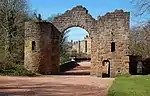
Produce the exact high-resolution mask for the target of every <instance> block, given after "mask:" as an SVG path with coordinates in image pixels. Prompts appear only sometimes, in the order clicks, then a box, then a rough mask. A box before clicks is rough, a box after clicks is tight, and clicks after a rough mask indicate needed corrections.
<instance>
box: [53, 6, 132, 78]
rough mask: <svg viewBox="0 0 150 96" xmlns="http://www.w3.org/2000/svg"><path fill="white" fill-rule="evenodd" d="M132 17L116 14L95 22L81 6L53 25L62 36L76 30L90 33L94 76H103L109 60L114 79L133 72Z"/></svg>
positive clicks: (56, 19)
mask: <svg viewBox="0 0 150 96" xmlns="http://www.w3.org/2000/svg"><path fill="white" fill-rule="evenodd" d="M129 15H130V14H129V12H123V10H116V11H115V12H112V13H107V14H106V15H105V16H102V17H99V18H98V20H95V19H93V18H92V16H91V15H89V14H88V11H87V10H86V8H84V7H82V6H77V7H74V8H73V9H71V10H68V11H66V12H65V13H64V14H62V15H60V16H58V17H56V18H55V19H54V22H53V24H54V25H55V26H56V27H57V28H58V30H60V32H64V31H65V30H66V29H68V28H70V27H74V26H77V27H81V28H83V29H85V30H86V31H88V33H89V36H90V38H91V63H92V66H91V75H96V76H102V62H103V60H109V61H110V67H111V68H110V76H111V77H114V76H116V75H117V74H118V73H123V74H125V73H128V71H129V57H128V56H127V55H128V54H127V51H128V36H129V17H130V16H129ZM112 42H114V43H115V51H114V52H111V43H112ZM80 43H81V42H80ZM83 47H84V46H83ZM81 49H82V47H81Z"/></svg>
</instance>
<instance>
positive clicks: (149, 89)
mask: <svg viewBox="0 0 150 96" xmlns="http://www.w3.org/2000/svg"><path fill="white" fill-rule="evenodd" d="M108 96H150V76H149V75H147V76H120V77H117V78H116V80H115V81H114V83H113V85H112V87H111V88H110V90H109V95H108Z"/></svg>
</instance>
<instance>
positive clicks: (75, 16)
mask: <svg viewBox="0 0 150 96" xmlns="http://www.w3.org/2000/svg"><path fill="white" fill-rule="evenodd" d="M52 23H53V24H54V26H55V27H56V28H57V29H58V30H59V31H60V32H64V31H65V30H66V29H68V28H70V27H81V28H83V29H85V30H86V31H87V32H88V33H89V37H90V38H91V39H92V40H91V63H92V66H91V68H92V70H91V74H94V73H95V69H96V66H95V65H97V63H98V50H97V49H98V48H97V47H98V46H97V40H98V37H97V29H96V24H97V21H96V20H95V19H94V18H93V17H92V16H91V15H90V14H89V13H88V10H87V9H86V8H85V7H82V6H76V7H74V8H72V9H71V10H67V11H66V12H65V13H64V14H62V15H60V16H57V17H56V18H55V19H54V21H53V22H52ZM93 71H94V72H93Z"/></svg>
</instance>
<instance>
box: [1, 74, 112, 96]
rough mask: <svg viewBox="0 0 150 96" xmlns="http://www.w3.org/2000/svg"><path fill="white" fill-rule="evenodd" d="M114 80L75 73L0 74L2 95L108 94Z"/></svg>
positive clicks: (100, 95) (71, 95) (79, 95)
mask: <svg viewBox="0 0 150 96" xmlns="http://www.w3.org/2000/svg"><path fill="white" fill-rule="evenodd" d="M113 80H114V79H113V78H109V79H108V78H97V77H91V76H73V75H71V76H42V77H9V76H0V96H9V95H10V96H106V95H107V91H108V88H109V87H110V86H111V84H112V81H113ZM8 94H9V95H8Z"/></svg>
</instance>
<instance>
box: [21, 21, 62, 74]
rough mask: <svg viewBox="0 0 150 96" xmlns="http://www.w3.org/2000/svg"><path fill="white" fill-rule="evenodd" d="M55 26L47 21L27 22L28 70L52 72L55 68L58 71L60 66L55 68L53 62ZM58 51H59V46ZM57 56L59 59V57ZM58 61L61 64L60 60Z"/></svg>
mask: <svg viewBox="0 0 150 96" xmlns="http://www.w3.org/2000/svg"><path fill="white" fill-rule="evenodd" d="M53 27H54V26H53V25H52V24H51V23H47V22H26V23H25V51H24V66H25V68H26V69H27V70H30V71H32V72H35V73H41V74H52V72H53V71H54V69H55V70H57V73H58V71H59V70H58V69H59V67H57V68H56V67H55V68H54V67H53V63H52V54H53V48H52V41H53V38H52V34H54V33H55V32H54V30H53ZM58 39H59V38H58ZM57 43H59V42H57ZM57 52H59V48H58V49H57ZM57 55H58V56H59V53H58V54H57ZM57 58H58V59H59V57H57ZM56 63H57V65H59V60H58V62H56Z"/></svg>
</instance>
